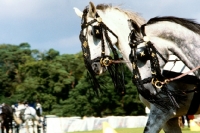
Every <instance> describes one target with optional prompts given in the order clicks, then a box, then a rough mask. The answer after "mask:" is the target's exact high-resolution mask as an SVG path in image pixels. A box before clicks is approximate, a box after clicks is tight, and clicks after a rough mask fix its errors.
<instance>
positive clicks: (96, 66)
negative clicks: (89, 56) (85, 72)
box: [91, 62, 106, 75]
mask: <svg viewBox="0 0 200 133" xmlns="http://www.w3.org/2000/svg"><path fill="white" fill-rule="evenodd" d="M91 66H92V70H93V71H94V72H95V74H97V75H100V74H102V73H104V72H105V71H106V67H103V66H102V65H101V63H100V62H93V63H92V64H91Z"/></svg>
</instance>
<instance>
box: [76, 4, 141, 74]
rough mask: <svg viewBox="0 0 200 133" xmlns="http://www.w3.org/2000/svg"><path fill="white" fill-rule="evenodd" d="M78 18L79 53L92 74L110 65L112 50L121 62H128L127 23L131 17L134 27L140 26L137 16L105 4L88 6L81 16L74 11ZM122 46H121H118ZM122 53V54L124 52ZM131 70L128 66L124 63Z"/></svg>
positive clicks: (80, 13)
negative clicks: (117, 52)
mask: <svg viewBox="0 0 200 133" xmlns="http://www.w3.org/2000/svg"><path fill="white" fill-rule="evenodd" d="M74 9H75V12H76V13H77V15H78V16H79V17H81V18H82V31H81V34H80V39H81V42H82V45H83V46H82V48H83V52H84V53H83V54H84V56H85V58H87V60H88V62H89V63H90V65H91V66H92V69H93V70H94V72H95V73H96V74H102V73H103V72H104V71H105V69H106V67H107V66H108V65H109V63H111V56H110V55H111V52H112V54H115V53H113V52H115V48H118V49H119V50H120V52H122V54H125V55H123V58H124V60H126V61H128V60H129V57H128V56H129V54H128V51H130V47H129V45H128V34H129V33H130V29H129V28H128V25H127V20H128V19H131V18H134V20H135V21H136V22H137V24H138V25H142V24H144V22H145V21H144V19H143V18H142V17H140V16H139V15H138V14H136V13H133V12H128V11H125V10H121V9H120V8H118V7H112V6H109V5H103V4H100V5H97V6H96V7H95V6H94V4H93V3H92V2H90V3H89V8H86V9H84V11H83V13H82V12H81V11H80V10H78V9H77V8H74ZM122 45H124V46H123V47H122ZM125 51H126V52H125ZM128 66H129V68H131V64H128Z"/></svg>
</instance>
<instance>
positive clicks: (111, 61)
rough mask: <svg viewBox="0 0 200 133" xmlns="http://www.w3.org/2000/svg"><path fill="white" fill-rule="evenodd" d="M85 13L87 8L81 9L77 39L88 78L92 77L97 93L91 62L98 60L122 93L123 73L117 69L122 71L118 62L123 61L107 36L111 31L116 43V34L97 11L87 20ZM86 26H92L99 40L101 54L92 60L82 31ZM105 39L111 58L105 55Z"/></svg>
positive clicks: (123, 87) (96, 82) (97, 85)
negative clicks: (95, 24) (91, 18)
mask: <svg viewBox="0 0 200 133" xmlns="http://www.w3.org/2000/svg"><path fill="white" fill-rule="evenodd" d="M87 13H88V8H86V9H85V10H84V11H83V15H82V24H81V31H80V35H79V39H80V41H81V43H82V46H81V47H82V52H83V57H84V62H85V66H86V68H87V69H88V72H89V74H90V76H91V77H90V78H91V79H92V82H93V86H94V87H93V88H94V89H95V91H96V92H97V93H98V90H97V89H99V88H100V85H99V83H98V80H97V79H96V77H95V76H96V74H95V72H94V71H93V69H92V67H91V64H92V63H93V62H99V63H100V64H101V66H102V67H106V68H107V70H108V71H109V73H110V76H111V78H112V81H113V83H114V86H115V88H116V90H117V91H119V92H120V93H124V91H125V86H124V75H123V72H118V71H122V70H120V69H122V64H120V63H124V62H123V61H122V60H121V59H120V57H119V55H118V53H117V50H116V49H115V48H114V46H113V44H112V41H111V39H110V37H109V36H108V32H109V33H111V34H112V35H113V36H115V37H116V38H117V43H118V36H117V35H116V34H115V33H114V32H112V30H110V29H109V28H108V27H107V26H106V25H105V24H104V23H103V22H102V19H101V17H100V16H99V15H98V13H96V18H95V19H93V20H91V21H89V22H87ZM95 22H97V23H98V25H97V26H93V25H92V24H93V23H95ZM88 26H92V28H93V32H92V34H93V36H95V37H97V38H98V39H100V40H101V56H100V57H97V58H95V59H93V60H91V58H90V48H89V46H88V40H87V37H86V35H84V33H83V31H84V29H85V28H88ZM86 31H87V30H86ZM86 34H87V32H86ZM105 41H106V42H107V43H108V45H109V48H110V49H111V51H112V54H113V58H112V56H110V55H105Z"/></svg>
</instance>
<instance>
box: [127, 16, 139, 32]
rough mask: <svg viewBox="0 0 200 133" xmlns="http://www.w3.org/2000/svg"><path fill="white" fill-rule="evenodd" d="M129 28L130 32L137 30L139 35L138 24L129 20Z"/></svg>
mask: <svg viewBox="0 0 200 133" xmlns="http://www.w3.org/2000/svg"><path fill="white" fill-rule="evenodd" d="M128 26H129V29H130V30H133V29H134V30H135V31H137V32H138V33H139V32H140V27H139V26H138V25H137V23H136V22H135V21H133V20H131V19H129V20H128Z"/></svg>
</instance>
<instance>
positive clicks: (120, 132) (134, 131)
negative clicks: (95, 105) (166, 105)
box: [71, 128, 200, 133]
mask: <svg viewBox="0 0 200 133" xmlns="http://www.w3.org/2000/svg"><path fill="white" fill-rule="evenodd" d="M143 130H144V128H119V129H115V131H117V133H142V132H143ZM182 132H183V133H199V132H200V131H190V129H189V128H184V129H182ZM71 133H102V130H95V131H81V132H71ZM160 133H164V132H163V131H161V132H160Z"/></svg>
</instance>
